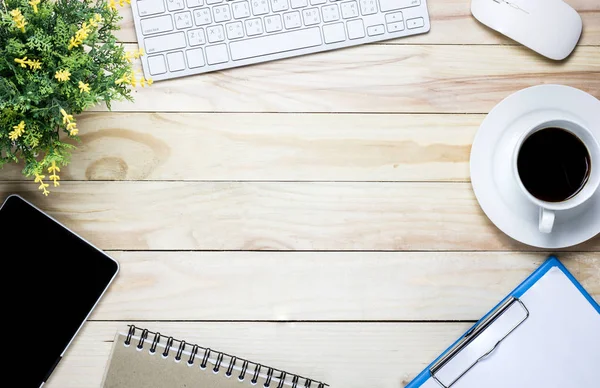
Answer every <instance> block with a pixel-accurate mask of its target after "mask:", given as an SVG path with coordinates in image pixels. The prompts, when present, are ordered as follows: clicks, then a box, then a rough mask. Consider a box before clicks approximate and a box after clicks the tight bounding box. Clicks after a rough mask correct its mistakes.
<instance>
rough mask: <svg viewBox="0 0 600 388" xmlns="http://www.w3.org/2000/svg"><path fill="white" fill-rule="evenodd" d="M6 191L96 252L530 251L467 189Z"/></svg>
mask: <svg viewBox="0 0 600 388" xmlns="http://www.w3.org/2000/svg"><path fill="white" fill-rule="evenodd" d="M182 168H185V166H182ZM10 193H20V194H22V195H23V196H24V197H26V198H28V199H30V200H31V201H33V202H34V203H36V204H37V205H38V206H39V207H41V208H42V209H44V210H46V211H48V212H49V213H50V214H52V215H54V216H56V217H57V218H58V219H59V220H60V221H62V222H64V223H65V224H66V225H67V226H69V227H70V228H71V229H72V230H74V231H77V232H78V233H81V235H82V236H83V237H84V238H87V239H89V240H90V241H92V242H93V243H95V244H96V245H97V246H99V247H100V248H103V249H123V250H132V249H135V250H138V249H157V250H163V249H167V250H173V249H176V250H181V249H185V250H196V249H201V250H433V251H435V250H469V251H471V250H475V251H477V250H511V251H512V250H528V249H531V247H527V246H525V245H523V244H520V243H517V242H516V241H514V240H512V239H511V238H510V237H508V236H506V235H505V234H503V233H502V232H500V231H499V230H498V229H497V228H496V227H495V226H493V224H492V223H491V222H490V221H489V220H488V219H487V218H486V217H485V215H484V213H483V212H482V211H481V209H480V207H479V205H478V203H477V201H476V199H475V196H474V194H473V191H472V189H471V185H470V184H468V183H354V182H352V183H297V182H266V183H265V182H65V183H63V184H62V185H61V187H60V190H55V192H54V193H53V194H52V196H51V197H43V196H42V195H41V194H40V193H39V191H38V190H37V187H36V185H35V184H33V183H32V182H31V183H30V182H4V183H0V198H2V199H4V198H5V197H6V196H7V195H8V194H10ZM572 250H585V251H588V250H596V251H598V250H600V238H598V237H597V238H595V239H592V240H590V241H588V242H587V243H585V244H583V245H581V246H579V247H575V248H572Z"/></svg>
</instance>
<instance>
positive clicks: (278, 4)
mask: <svg viewBox="0 0 600 388" xmlns="http://www.w3.org/2000/svg"><path fill="white" fill-rule="evenodd" d="M271 8H272V9H273V12H281V11H287V10H288V9H289V6H288V0H271Z"/></svg>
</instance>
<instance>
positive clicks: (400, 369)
mask: <svg viewBox="0 0 600 388" xmlns="http://www.w3.org/2000/svg"><path fill="white" fill-rule="evenodd" d="M131 323H135V322H130V321H127V322H89V323H87V324H86V325H85V326H84V329H83V330H82V332H81V333H80V334H79V335H78V337H77V339H76V340H75V342H74V344H73V345H72V347H71V348H70V349H69V351H67V353H66V356H65V358H64V359H63V360H62V361H61V363H60V364H59V366H58V368H57V369H56V371H55V373H54V375H53V376H52V377H51V378H50V380H49V382H48V384H47V387H48V388H59V387H60V388H92V387H94V388H96V387H99V386H100V383H101V381H102V375H103V373H104V368H105V366H106V363H107V362H108V358H109V354H110V349H111V348H112V346H113V340H114V337H115V334H116V333H117V332H118V331H122V330H126V328H127V326H126V325H127V324H131ZM137 325H139V326H141V327H147V328H149V329H153V330H156V331H160V332H161V333H162V334H165V335H172V336H174V337H178V338H180V339H182V340H186V341H188V342H190V343H198V344H200V345H204V346H207V347H210V348H211V349H215V350H219V351H224V352H228V353H231V354H236V355H239V356H240V357H246V358H249V359H251V360H253V361H256V362H261V363H264V364H267V365H270V366H273V367H276V368H281V369H285V370H288V371H293V372H294V373H299V374H303V375H306V376H310V377H312V378H314V379H320V380H324V381H325V382H327V383H329V384H330V385H331V387H334V388H335V387H344V388H354V387H356V388H364V387H380V388H397V387H399V386H400V387H402V386H404V385H405V384H407V383H408V382H409V381H410V380H411V379H412V378H413V377H415V376H416V375H417V374H418V373H419V372H420V371H421V370H422V369H424V368H425V367H426V366H427V365H428V363H429V362H431V361H432V360H433V359H434V358H435V357H436V356H437V355H438V354H439V353H440V352H442V351H443V350H444V349H445V348H446V347H448V346H449V345H450V344H451V343H452V342H453V341H454V340H455V339H456V338H457V337H458V336H459V335H461V334H462V333H463V332H464V331H465V330H467V329H468V327H469V326H470V324H469V323H438V324H432V323H428V324H414V323H372V324H364V323H352V324H347V323H344V324H340V323H196V322H190V323H180V322H138V323H137ZM169 361H170V360H169Z"/></svg>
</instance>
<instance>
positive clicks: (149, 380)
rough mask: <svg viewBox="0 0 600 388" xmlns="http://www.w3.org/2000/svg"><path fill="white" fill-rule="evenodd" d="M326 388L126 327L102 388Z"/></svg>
mask: <svg viewBox="0 0 600 388" xmlns="http://www.w3.org/2000/svg"><path fill="white" fill-rule="evenodd" d="M245 386H248V387H251V386H258V387H271V388H284V387H292V388H298V387H300V388H302V387H306V388H324V387H327V386H328V385H327V384H325V383H322V382H320V381H315V380H312V379H310V378H307V377H302V376H300V375H296V374H293V373H289V372H285V371H282V370H279V369H275V368H272V367H269V366H266V365H262V364H259V363H257V362H252V361H249V360H245V359H243V358H240V357H236V356H233V355H229V354H226V353H223V352H218V351H215V350H211V349H207V348H203V347H201V346H198V345H195V344H190V343H187V342H185V341H183V340H177V339H174V338H173V337H169V336H165V335H163V334H160V333H155V332H151V331H149V330H147V329H140V328H137V327H135V326H130V327H129V331H128V332H127V333H118V334H117V336H116V338H115V342H114V344H113V349H112V354H111V357H110V360H109V363H108V366H107V369H106V373H105V376H104V381H103V383H102V387H103V388H142V387H143V388H184V387H185V388H190V387H198V388H234V387H235V388H242V387H245Z"/></svg>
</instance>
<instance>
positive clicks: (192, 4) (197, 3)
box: [138, 0, 204, 8]
mask: <svg viewBox="0 0 600 388" xmlns="http://www.w3.org/2000/svg"><path fill="white" fill-rule="evenodd" d="M186 2H187V6H188V8H196V7H202V6H203V5H204V0H187V1H186ZM138 3H139V2H138Z"/></svg>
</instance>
